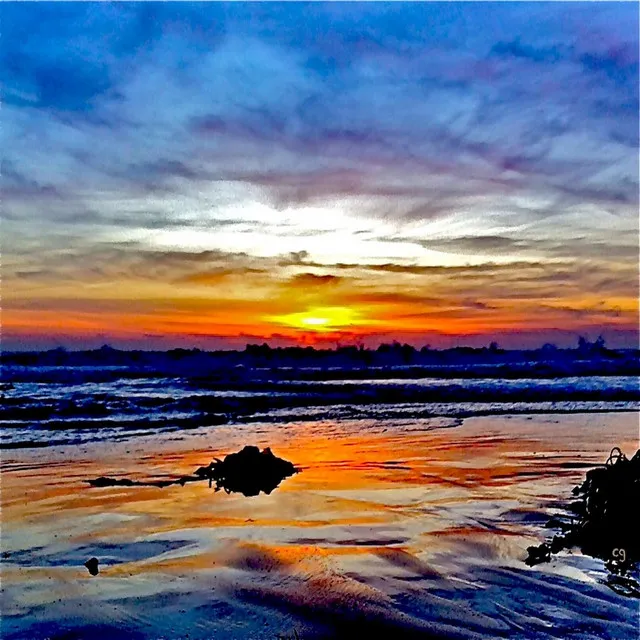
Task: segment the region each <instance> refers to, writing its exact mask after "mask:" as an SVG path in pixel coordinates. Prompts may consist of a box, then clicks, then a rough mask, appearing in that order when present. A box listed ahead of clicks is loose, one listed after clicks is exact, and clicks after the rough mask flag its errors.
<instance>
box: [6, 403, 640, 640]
mask: <svg viewBox="0 0 640 640" xmlns="http://www.w3.org/2000/svg"><path fill="white" fill-rule="evenodd" d="M447 426H449V427H450V428H443V427H447ZM636 437H637V415H635V414H591V415H571V416H566V415H565V416H559V415H558V416H553V415H550V416H533V417H530V419H529V418H527V417H524V416H520V417H509V416H506V417H505V416H502V417H486V418H477V419H469V420H466V421H465V422H464V423H463V424H462V425H460V426H452V425H448V424H446V423H445V422H443V421H442V420H441V419H439V420H420V421H397V422H395V423H394V422H392V421H379V422H376V421H359V422H352V423H349V422H340V423H331V422H326V423H306V424H304V423H303V424H299V425H296V424H291V425H280V426H277V427H273V426H270V427H269V428H266V429H265V428H264V427H262V426H261V425H253V426H243V427H236V428H234V427H223V428H218V427H217V428H216V429H213V430H208V431H207V430H202V431H193V432H190V433H188V434H186V435H184V436H182V437H180V438H176V437H175V435H174V436H166V437H164V438H158V437H157V436H156V437H154V439H153V440H152V439H151V438H147V439H144V438H141V439H137V440H133V441H130V442H127V443H119V444H116V445H114V444H112V443H109V444H101V445H95V446H94V445H92V446H91V447H82V448H78V447H69V448H58V449H55V450H54V449H52V450H49V451H43V450H25V451H12V452H11V453H10V455H5V456H4V459H3V485H2V501H3V541H2V544H3V551H4V553H5V557H4V559H3V564H4V568H3V587H4V592H3V614H4V621H3V640H5V638H34V639H35V638H45V637H55V636H56V634H57V635H58V636H59V637H63V634H64V633H72V632H73V630H74V629H82V630H83V631H82V633H88V631H87V630H91V629H93V631H94V632H95V634H94V637H95V636H97V637H109V638H112V637H114V638H125V637H145V638H154V639H155V638H160V637H169V638H186V637H187V634H189V635H188V637H189V638H211V637H216V638H275V637H277V636H278V634H284V635H287V634H289V635H290V636H291V637H293V635H292V634H293V630H294V629H295V630H296V632H297V633H298V634H299V635H300V637H301V638H307V637H341V636H343V637H357V636H358V635H359V634H361V633H363V632H365V633H369V632H371V633H373V632H374V631H376V632H385V633H393V634H395V635H396V636H400V637H413V636H415V637H456V638H473V637H478V636H480V637H485V638H496V637H531V636H536V637H561V636H562V637H565V636H567V637H568V636H569V634H570V633H572V632H573V631H572V630H573V629H574V628H575V625H576V624H577V622H576V621H579V624H580V628H581V629H583V631H584V633H583V634H582V636H581V637H604V636H606V635H607V634H609V635H614V636H616V637H633V633H634V629H635V627H634V624H635V617H634V616H635V612H636V611H637V610H636V608H635V606H634V603H633V602H632V601H631V600H629V599H625V598H623V597H621V596H619V595H616V594H615V593H613V592H612V591H611V590H609V589H608V588H607V587H606V586H604V585H602V584H601V582H602V580H603V579H604V576H605V573H606V572H605V571H604V568H603V566H602V564H601V563H600V562H599V561H597V560H593V559H591V558H587V557H584V556H581V555H580V554H578V553H576V554H573V555H568V554H564V555H562V556H561V557H559V558H558V559H556V560H554V561H553V562H552V563H551V564H549V565H544V566H542V567H541V568H529V567H527V566H526V565H525V564H524V562H523V561H524V559H525V557H526V549H527V547H528V546H530V545H531V544H535V543H539V542H542V541H543V540H544V539H545V537H546V536H545V534H546V532H545V530H544V528H543V524H544V522H545V520H546V518H545V515H544V514H545V513H548V512H549V511H550V510H551V511H553V509H554V508H555V507H556V505H557V504H558V501H559V500H562V499H564V498H565V496H566V494H567V492H568V491H570V489H571V487H572V486H573V485H574V484H576V483H578V482H579V481H580V480H581V479H582V478H583V476H584V472H585V468H581V467H580V466H579V465H575V463H576V461H578V462H580V461H582V462H583V463H584V465H586V466H590V465H595V464H599V463H600V462H601V461H602V459H603V455H604V457H605V458H606V453H608V449H609V444H610V443H611V442H616V443H619V444H620V446H621V448H622V449H623V450H626V451H633V450H634V447H635V446H636ZM246 442H255V443H256V444H258V445H259V446H260V447H264V446H267V445H270V446H272V448H273V450H274V452H275V453H276V455H277V456H279V457H282V458H284V459H286V460H291V461H293V462H294V463H295V464H296V466H299V467H300V468H301V469H302V470H303V472H302V473H300V474H297V475H293V476H291V477H289V478H288V479H287V480H286V481H285V482H283V483H282V484H281V485H280V486H279V487H278V488H277V489H276V490H275V491H273V493H271V494H270V495H265V494H260V495H258V496H254V497H251V498H245V497H244V496H242V495H240V494H235V493H230V494H225V493H224V492H220V493H214V492H213V491H210V490H209V488H208V486H207V483H206V482H205V483H193V484H186V485H185V486H167V487H165V488H158V487H148V486H141V487H118V486H115V487H105V488H90V487H88V486H87V485H86V484H85V483H84V481H85V480H86V479H87V478H92V477H98V476H100V475H104V476H112V477H127V478H132V479H137V480H144V479H148V478H155V479H170V478H175V477H176V474H178V475H180V474H189V473H192V472H193V470H194V469H196V468H198V466H200V465H202V464H206V462H207V461H208V460H210V459H211V457H212V456H220V455H221V454H224V453H226V452H229V451H233V450H237V449H240V448H241V447H242V446H243V445H244V444H245V443H246ZM91 557H95V558H96V559H98V560H99V563H100V564H99V574H98V575H96V576H95V577H94V576H91V575H89V573H88V571H87V569H86V568H85V567H84V566H83V565H84V563H85V562H86V561H87V560H88V559H89V558H91ZM100 634H102V636H100ZM69 637H72V636H69ZM73 637H75V636H73ZM78 637H83V636H78Z"/></svg>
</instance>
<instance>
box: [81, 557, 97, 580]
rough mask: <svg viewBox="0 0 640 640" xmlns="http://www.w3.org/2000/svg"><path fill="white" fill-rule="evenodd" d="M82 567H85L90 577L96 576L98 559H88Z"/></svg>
mask: <svg viewBox="0 0 640 640" xmlns="http://www.w3.org/2000/svg"><path fill="white" fill-rule="evenodd" d="M84 566H85V567H87V570H88V571H89V573H90V574H91V575H92V576H97V575H98V573H99V571H98V558H89V559H88V560H87V561H86V562H85V563H84Z"/></svg>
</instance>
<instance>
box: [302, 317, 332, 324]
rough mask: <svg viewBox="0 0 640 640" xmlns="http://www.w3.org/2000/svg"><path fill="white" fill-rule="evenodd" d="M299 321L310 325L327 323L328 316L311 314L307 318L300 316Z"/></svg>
mask: <svg viewBox="0 0 640 640" xmlns="http://www.w3.org/2000/svg"><path fill="white" fill-rule="evenodd" d="M300 322H301V323H302V324H308V325H311V326H321V325H323V324H329V318H314V317H313V316H310V317H307V318H301V319H300Z"/></svg>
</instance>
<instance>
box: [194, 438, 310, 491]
mask: <svg viewBox="0 0 640 640" xmlns="http://www.w3.org/2000/svg"><path fill="white" fill-rule="evenodd" d="M297 471H298V470H297V469H296V468H295V467H294V465H293V464H292V463H291V462H288V461H287V460H283V459H282V458H278V457H277V456H275V455H274V454H273V452H272V451H271V449H269V448H267V449H264V450H263V451H260V449H259V448H258V447H251V446H246V447H244V449H242V450H241V451H239V452H238V453H230V454H229V455H228V456H226V457H225V459H224V460H222V461H220V460H215V461H214V462H212V463H211V464H210V465H209V466H208V467H201V468H200V469H198V470H197V471H196V475H202V476H203V477H207V478H209V484H211V483H212V482H214V481H215V483H216V489H224V490H225V491H226V492H227V493H230V492H238V493H242V494H243V495H245V496H257V495H258V494H259V493H260V492H263V493H266V494H270V493H271V492H272V491H273V490H274V489H275V488H276V487H277V486H278V485H279V484H280V483H281V482H282V481H283V480H284V479H285V478H288V477H289V476H291V475H293V474H294V473H297Z"/></svg>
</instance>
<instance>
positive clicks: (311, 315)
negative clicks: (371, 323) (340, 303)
mask: <svg viewBox="0 0 640 640" xmlns="http://www.w3.org/2000/svg"><path fill="white" fill-rule="evenodd" d="M268 320H269V321H270V322H275V323H277V324H279V325H284V326H287V327H293V328H294V329H305V330H307V331H317V332H323V331H337V330H340V329H344V328H346V327H352V326H354V325H361V324H366V323H365V321H364V320H363V318H362V317H361V316H360V314H359V313H358V312H357V311H356V310H355V309H351V308H349V307H316V308H312V309H307V310H306V311H301V312H298V313H288V314H286V315H282V316H270V317H269V318H268Z"/></svg>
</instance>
